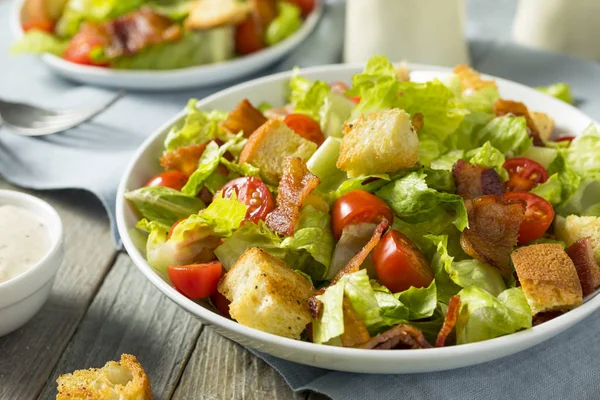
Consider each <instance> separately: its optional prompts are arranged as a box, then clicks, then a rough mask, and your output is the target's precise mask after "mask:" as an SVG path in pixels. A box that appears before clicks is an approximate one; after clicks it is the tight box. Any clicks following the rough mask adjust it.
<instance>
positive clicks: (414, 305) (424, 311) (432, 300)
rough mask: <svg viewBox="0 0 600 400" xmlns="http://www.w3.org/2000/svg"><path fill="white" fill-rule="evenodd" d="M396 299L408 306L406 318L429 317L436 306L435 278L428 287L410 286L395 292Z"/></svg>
mask: <svg viewBox="0 0 600 400" xmlns="http://www.w3.org/2000/svg"><path fill="white" fill-rule="evenodd" d="M396 296H397V298H398V300H399V301H400V302H401V303H402V304H403V305H404V306H405V307H406V308H408V318H407V319H408V320H416V319H423V318H429V317H431V316H432V315H433V312H434V311H435V308H436V306H437V287H436V284H435V280H434V281H433V282H431V284H430V285H429V286H428V287H425V288H416V287H414V286H411V287H410V288H409V289H407V290H405V291H404V292H400V293H397V294H396Z"/></svg>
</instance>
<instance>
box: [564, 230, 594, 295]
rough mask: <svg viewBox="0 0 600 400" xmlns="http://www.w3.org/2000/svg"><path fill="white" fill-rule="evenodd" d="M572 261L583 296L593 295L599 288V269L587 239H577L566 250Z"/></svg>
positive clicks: (590, 243)
mask: <svg viewBox="0 0 600 400" xmlns="http://www.w3.org/2000/svg"><path fill="white" fill-rule="evenodd" d="M567 254H568V255H569V257H571V260H573V264H575V269H576V270H577V276H579V282H581V290H582V291H583V295H584V296H587V295H588V294H592V293H594V291H596V288H597V287H598V286H600V267H599V266H598V264H597V263H596V260H595V259H594V250H593V248H592V242H591V241H590V238H589V237H586V238H582V239H579V240H578V241H576V242H575V243H573V244H572V245H571V246H569V248H568V249H567Z"/></svg>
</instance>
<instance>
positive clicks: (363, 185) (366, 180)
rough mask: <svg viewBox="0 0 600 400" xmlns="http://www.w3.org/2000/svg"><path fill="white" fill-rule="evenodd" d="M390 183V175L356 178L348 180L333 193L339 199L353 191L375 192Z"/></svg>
mask: <svg viewBox="0 0 600 400" xmlns="http://www.w3.org/2000/svg"><path fill="white" fill-rule="evenodd" d="M389 182H390V176H389V175H388V174H375V175H361V176H357V177H356V178H349V179H346V180H345V181H344V182H342V183H341V184H340V186H339V187H338V188H337V190H336V191H335V192H334V193H333V197H334V198H336V199H337V198H339V197H341V196H343V195H345V194H346V193H348V192H351V191H353V190H358V189H360V190H364V191H366V192H371V193H372V192H375V191H377V190H379V189H380V188H382V187H383V186H385V185H387V184H388V183H389Z"/></svg>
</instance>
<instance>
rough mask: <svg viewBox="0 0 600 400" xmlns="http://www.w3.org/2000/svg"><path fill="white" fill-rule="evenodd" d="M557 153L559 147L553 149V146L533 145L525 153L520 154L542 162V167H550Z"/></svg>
mask: <svg viewBox="0 0 600 400" xmlns="http://www.w3.org/2000/svg"><path fill="white" fill-rule="evenodd" d="M557 155H558V150H557V149H553V148H551V147H539V146H531V147H529V148H528V149H527V150H525V151H524V152H523V153H521V154H519V157H526V158H529V159H532V160H533V161H535V162H537V163H538V164H540V165H541V166H542V167H544V168H546V169H548V168H549V167H550V164H551V163H552V161H554V159H555V158H556V156H557Z"/></svg>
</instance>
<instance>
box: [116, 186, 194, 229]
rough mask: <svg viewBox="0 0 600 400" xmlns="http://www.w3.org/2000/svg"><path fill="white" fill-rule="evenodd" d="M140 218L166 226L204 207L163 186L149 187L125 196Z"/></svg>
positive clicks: (192, 198) (184, 195)
mask: <svg viewBox="0 0 600 400" xmlns="http://www.w3.org/2000/svg"><path fill="white" fill-rule="evenodd" d="M125 198H126V199H127V200H129V201H131V202H132V203H133V205H134V206H135V207H136V208H137V210H138V211H139V212H140V214H141V215H142V217H144V218H146V219H148V220H149V221H154V222H159V223H161V224H165V225H167V226H169V227H170V226H171V225H173V224H174V223H175V222H177V221H178V220H180V219H182V218H187V217H188V216H189V215H191V214H196V213H198V211H200V210H201V209H203V208H204V207H205V205H204V203H203V202H202V200H200V199H199V198H197V197H193V196H188V195H186V194H184V193H182V192H180V191H178V190H175V189H171V188H168V187H164V186H149V187H143V188H140V189H136V190H133V191H131V192H128V193H126V194H125Z"/></svg>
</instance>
